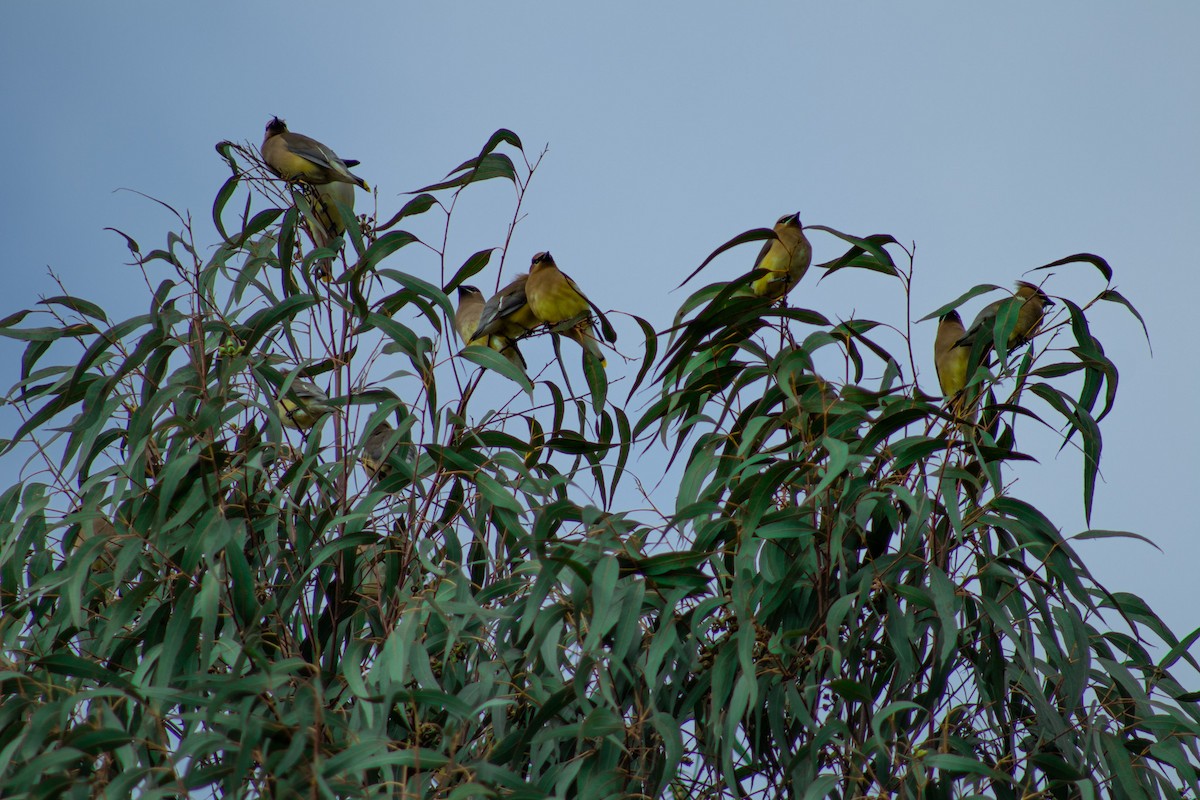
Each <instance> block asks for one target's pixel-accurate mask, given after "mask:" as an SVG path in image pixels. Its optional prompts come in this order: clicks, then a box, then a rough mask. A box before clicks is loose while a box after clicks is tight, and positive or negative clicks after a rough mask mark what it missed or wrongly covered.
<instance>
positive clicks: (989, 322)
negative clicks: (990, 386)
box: [955, 281, 1054, 348]
mask: <svg viewBox="0 0 1200 800" xmlns="http://www.w3.org/2000/svg"><path fill="white" fill-rule="evenodd" d="M1016 286H1017V291H1016V292H1015V293H1014V295H1013V296H1012V297H1006V298H1004V299H1003V300H997V301H996V302H994V303H989V304H987V305H986V306H984V307H983V309H982V310H981V311H980V312H979V313H978V314H976V315H975V320H974V322H972V323H971V327H970V328H968V329H967V332H966V333H965V334H964V335H963V337H962V338H961V339H959V340H958V341H957V342H955V344H957V345H958V346H960V347H971V346H972V345H973V344H975V338H976V337H977V336H978V335H979V332H980V331H986V332H987V333H986V335H987V336H988V338H989V339H990V338H991V335H992V334H991V331H992V329H993V328H994V327H995V324H996V317H997V316H998V315H999V314H1000V311H1001V309H1003V308H1005V307H1006V305H1007V304H1009V303H1020V304H1021V309H1020V311H1018V312H1017V322H1016V324H1015V325H1014V326H1013V329H1012V332H1011V333H1009V335H1008V345H1007V346H1008V347H1010V348H1011V347H1016V346H1018V345H1022V344H1024V343H1025V342H1027V341H1029V339H1030V338H1031V337H1032V336H1033V335H1034V334H1035V333H1037V331H1038V328H1039V327H1040V326H1041V324H1042V316H1043V315H1044V314H1045V313H1046V307H1047V306H1053V305H1054V301H1053V300H1051V299H1050V298H1049V297H1047V296H1046V293H1045V292H1043V291H1042V290H1041V288H1040V287H1038V286H1035V285H1033V284H1032V283H1027V282H1025V281H1017V284H1016Z"/></svg>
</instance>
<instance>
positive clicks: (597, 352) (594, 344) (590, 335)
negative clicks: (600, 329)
mask: <svg viewBox="0 0 1200 800" xmlns="http://www.w3.org/2000/svg"><path fill="white" fill-rule="evenodd" d="M567 335H568V336H570V337H571V338H572V339H574V340H575V341H577V342H579V345H580V346H581V347H582V348H583V349H584V350H587V351H588V352H589V353H591V354H592V355H594V356H595V357H596V358H598V359H600V366H602V367H607V366H608V359H606V358H605V357H604V351H602V350H601V349H600V340H599V339H597V338H596V328H595V327H594V326H593V325H592V323H591V322H588V321H586V320H585V321H583V322H581V323H579V324H578V325H576V326H575V327H574V328H571V330H569V331H567Z"/></svg>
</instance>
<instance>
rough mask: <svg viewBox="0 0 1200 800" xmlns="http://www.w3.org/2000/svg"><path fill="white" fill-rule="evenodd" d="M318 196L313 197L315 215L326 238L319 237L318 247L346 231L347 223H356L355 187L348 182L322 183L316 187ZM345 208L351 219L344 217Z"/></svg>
mask: <svg viewBox="0 0 1200 800" xmlns="http://www.w3.org/2000/svg"><path fill="white" fill-rule="evenodd" d="M313 188H314V189H316V196H315V197H314V198H313V216H315V217H316V218H317V222H318V223H320V225H321V228H322V229H323V230H322V231H321V233H323V234H324V239H317V237H316V236H314V237H313V238H314V239H316V240H317V246H318V247H324V246H325V245H327V244H329V241H330V240H331V239H335V238H336V237H338V236H341V235H342V234H343V233H345V232H346V226H347V225H353V224H354V223H355V221H356V220H355V217H354V187H353V186H352V185H350V184H348V183H341V182H338V181H334V182H333V183H322V184H319V185H317V186H315V187H313ZM343 208H345V210H346V212H347V213H349V215H350V219H343V217H344V216H345V215H344V214H343V213H342V209H343Z"/></svg>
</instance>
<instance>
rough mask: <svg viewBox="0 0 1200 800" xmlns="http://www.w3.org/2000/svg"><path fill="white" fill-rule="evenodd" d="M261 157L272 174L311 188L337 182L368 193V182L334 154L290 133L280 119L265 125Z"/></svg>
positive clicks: (300, 135)
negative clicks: (356, 187) (303, 183)
mask: <svg viewBox="0 0 1200 800" xmlns="http://www.w3.org/2000/svg"><path fill="white" fill-rule="evenodd" d="M262 157H263V161H264V162H266V165H267V167H269V168H270V170H271V171H272V172H274V173H275V174H276V175H278V176H279V177H280V178H283V179H284V180H287V181H303V182H305V183H309V184H312V185H314V186H318V185H320V184H323V183H333V182H335V181H337V182H341V183H352V184H355V185H357V186H361V187H362V188H363V189H365V190H366V191H368V192H369V191H371V188H370V187H369V186H367V182H366V181H364V180H363V179H362V178H360V177H358V176H357V175H355V174H354V173H352V172H351V171H350V169H349V168H348V167H347V166H346V162H345V161H342V159H340V158H338V157H337V154H336V153H334V152H333V151H332V150H330V149H329V148H328V147H326V146H325V145H323V144H321V143H320V142H318V141H317V140H316V139H312V138H309V137H308V136H305V135H303V134H300V133H292V132H291V131H289V130H288V127H287V124H286V123H285V122H284V121H283V120H281V119H280V118H279V117H272V118H271V121H270V122H268V123H267V132H266V136H265V137H264V138H263V143H262Z"/></svg>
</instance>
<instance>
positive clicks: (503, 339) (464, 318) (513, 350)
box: [454, 284, 536, 369]
mask: <svg viewBox="0 0 1200 800" xmlns="http://www.w3.org/2000/svg"><path fill="white" fill-rule="evenodd" d="M511 285H512V284H510V286H511ZM523 286H524V284H522V287H523ZM506 288H507V287H506ZM502 293H503V292H501V294H502ZM512 295H513V293H510V294H509V298H510V299H512ZM500 296H501V295H500V294H497V295H496V297H497V298H499V297H500ZM521 297H522V298H524V292H523V291H522V292H521ZM502 303H503V300H498V301H497V303H496V304H495V305H494V306H493V309H495V310H496V311H497V312H498V310H499V307H500V306H501V305H502ZM521 303H522V304H524V300H523V299H522V300H521ZM485 307H486V304H485V303H484V302H483V292H481V291H479V289H478V288H476V287H474V286H468V285H465V284H464V285H463V286H459V287H458V309H457V310H456V311H455V314H454V329H455V330H457V331H458V335H459V336H460V337H462V340H463V344H467V345H472V344H475V345H482V346H484V347H490V348H492V349H493V350H495V351H496V352H498V353H500V354H501V355H503V356H504V357H505V358H507V359H508V360H509V361H511V362H512V363H513V364H514V365H516V366H518V367H520V368H521V369H525V366H526V365H525V358H524V357H523V356H522V355H521V351H520V350H518V349H517V343H516V341H514V340H513V338H511V337H509V336H507V335H505V334H504V333H502V332H500V331H499V330H497V331H495V332H493V333H490V334H487V335H483V336H476V335H475V333H476V331H478V330H479V327H480V326H479V320H480V318H481V317H482V315H483V311H484V308H485ZM524 307H525V308H526V309H527V308H528V307H527V306H524ZM518 310H520V309H518ZM530 316H531V317H532V312H530ZM492 319H493V321H494V320H495V319H497V317H496V316H495V315H494V314H493V317H492ZM511 324H512V325H513V326H514V327H515V326H516V323H511ZM534 324H535V325H536V320H534ZM499 327H501V328H503V327H504V324H503V323H499ZM525 330H526V329H522V331H521V332H522V333H523V332H524V331H525Z"/></svg>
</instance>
